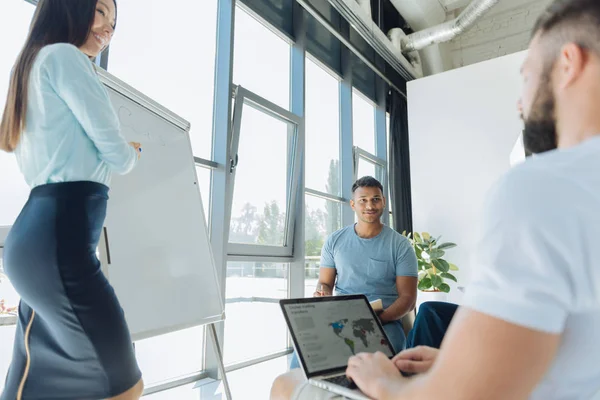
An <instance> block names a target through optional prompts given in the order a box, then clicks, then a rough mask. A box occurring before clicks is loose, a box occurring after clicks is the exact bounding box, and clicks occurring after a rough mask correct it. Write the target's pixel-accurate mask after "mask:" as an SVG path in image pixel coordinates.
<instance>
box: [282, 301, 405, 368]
mask: <svg viewBox="0 0 600 400" xmlns="http://www.w3.org/2000/svg"><path fill="white" fill-rule="evenodd" d="M279 304H280V306H281V309H282V311H283V315H284V317H285V320H286V323H287V325H288V328H289V330H290V333H291V335H292V340H293V341H294V347H295V348H296V353H297V354H298V358H299V360H300V363H301V365H302V368H303V369H304V373H305V374H306V377H307V378H313V377H317V376H322V375H329V374H336V373H343V372H344V371H345V370H346V368H347V365H348V358H350V356H352V355H354V354H358V353H362V352H368V353H374V352H376V351H381V352H382V353H384V354H385V355H387V356H388V357H390V358H392V357H393V356H394V350H393V347H392V345H391V344H390V341H389V339H388V337H387V335H386V334H385V331H384V330H383V327H382V326H381V323H380V321H379V318H377V316H376V315H375V313H374V312H373V309H372V308H371V306H370V305H369V302H368V300H367V297H366V296H364V295H349V296H330V297H313V298H305V299H285V300H280V301H279Z"/></svg>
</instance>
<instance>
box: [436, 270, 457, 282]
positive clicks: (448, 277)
mask: <svg viewBox="0 0 600 400" xmlns="http://www.w3.org/2000/svg"><path fill="white" fill-rule="evenodd" d="M440 276H441V277H442V278H446V279H451V280H453V281H454V282H458V281H457V280H456V277H455V276H454V275H452V274H449V273H448V272H442V273H441V275H440Z"/></svg>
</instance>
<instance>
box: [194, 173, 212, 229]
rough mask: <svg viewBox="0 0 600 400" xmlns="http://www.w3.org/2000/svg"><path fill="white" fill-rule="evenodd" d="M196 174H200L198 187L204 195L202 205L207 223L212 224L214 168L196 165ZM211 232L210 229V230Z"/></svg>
mask: <svg viewBox="0 0 600 400" xmlns="http://www.w3.org/2000/svg"><path fill="white" fill-rule="evenodd" d="M196 175H197V176H198V189H200V196H201V197H202V206H203V207H204V217H205V218H206V225H207V226H209V225H210V180H211V175H212V170H210V169H209V168H205V167H203V166H201V165H196ZM209 233H210V230H209Z"/></svg>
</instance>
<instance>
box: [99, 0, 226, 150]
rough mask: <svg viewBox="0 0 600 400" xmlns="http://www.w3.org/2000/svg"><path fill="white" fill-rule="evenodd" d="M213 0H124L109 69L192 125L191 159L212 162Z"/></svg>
mask: <svg viewBox="0 0 600 400" xmlns="http://www.w3.org/2000/svg"><path fill="white" fill-rule="evenodd" d="M217 5H218V0H203V1H196V0H171V1H170V2H169V4H168V5H166V3H165V2H164V1H160V0H128V1H122V2H120V3H119V21H118V26H117V30H116V32H115V36H114V39H113V41H112V44H111V46H110V54H109V56H108V70H109V71H110V72H111V73H112V74H114V75H115V76H117V77H118V78H119V79H121V80H123V81H125V82H127V83H128V84H130V85H132V86H133V87H134V88H136V89H137V90H139V91H141V92H142V93H144V94H145V95H147V96H149V97H150V98H152V99H153V100H155V101H157V102H158V103H160V104H161V105H163V106H164V107H166V108H168V109H169V110H171V111H173V112H174V113H176V114H178V115H180V116H181V117H182V118H184V119H186V120H187V121H189V122H190V123H191V125H192V128H191V131H190V137H191V141H192V148H193V150H194V155H195V156H197V157H201V158H204V159H211V155H212V151H211V146H212V115H213V92H214V60H215V54H216V53H215V45H216V26H217Z"/></svg>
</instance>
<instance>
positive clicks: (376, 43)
mask: <svg viewBox="0 0 600 400" xmlns="http://www.w3.org/2000/svg"><path fill="white" fill-rule="evenodd" d="M298 2H299V3H300V4H301V5H302V4H303V3H305V1H303V0H299V1H298ZM329 3H330V4H331V5H332V6H333V8H335V9H336V10H337V12H339V13H340V15H341V16H342V17H343V18H344V19H345V20H346V21H348V23H349V24H350V26H352V28H354V30H356V32H358V34H360V35H361V36H362V38H363V39H364V40H365V41H366V42H367V43H368V44H369V45H370V46H371V47H372V48H373V49H374V50H375V52H377V54H379V55H380V56H381V58H383V59H384V60H385V61H386V62H387V63H388V64H389V65H390V66H392V68H394V70H396V72H398V73H399V74H400V76H402V77H403V78H404V79H407V80H411V79H414V78H421V77H422V76H423V69H422V67H421V65H419V60H418V59H417V58H414V57H408V58H407V56H405V55H403V54H402V51H400V49H399V48H397V47H395V46H394V45H393V44H392V42H391V41H390V39H388V37H387V36H386V34H385V33H383V32H382V31H381V29H379V27H378V26H377V24H375V22H373V20H372V19H371V16H370V15H367V13H366V12H365V11H366V10H367V8H366V7H365V5H364V3H363V2H361V4H359V3H358V2H357V0H329ZM305 8H306V7H305Z"/></svg>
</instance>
